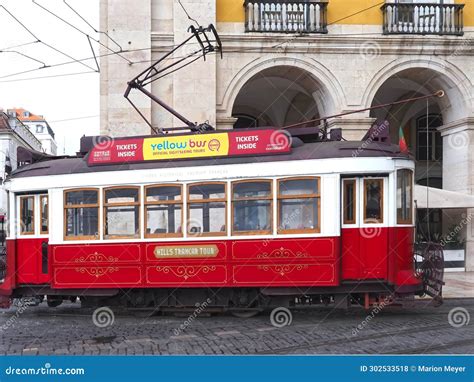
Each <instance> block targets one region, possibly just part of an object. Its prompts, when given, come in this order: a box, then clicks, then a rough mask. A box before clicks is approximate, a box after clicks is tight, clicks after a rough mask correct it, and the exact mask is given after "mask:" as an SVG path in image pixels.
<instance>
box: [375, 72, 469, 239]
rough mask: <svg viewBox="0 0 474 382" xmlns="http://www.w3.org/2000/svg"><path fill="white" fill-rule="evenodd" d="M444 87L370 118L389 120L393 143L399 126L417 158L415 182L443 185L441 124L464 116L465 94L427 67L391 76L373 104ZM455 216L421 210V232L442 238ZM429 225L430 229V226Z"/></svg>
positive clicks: (418, 95) (423, 93) (378, 92)
mask: <svg viewBox="0 0 474 382" xmlns="http://www.w3.org/2000/svg"><path fill="white" fill-rule="evenodd" d="M439 90H442V91H444V93H445V96H444V97H441V98H439V97H433V98H429V99H424V100H418V101H415V102H410V103H406V104H400V105H393V106H390V107H386V108H381V109H376V110H372V111H371V113H370V116H371V117H374V118H377V119H379V120H388V121H389V123H390V136H391V139H392V142H394V143H396V142H398V139H399V131H400V129H401V130H402V131H403V135H404V137H405V140H406V142H407V145H408V148H409V151H410V152H411V153H412V154H413V156H414V158H415V160H416V167H415V183H417V184H420V185H423V186H429V187H435V188H442V187H443V139H442V137H441V133H440V132H439V129H438V128H439V127H440V126H443V125H445V124H448V123H450V122H453V121H456V120H458V119H460V118H462V117H463V116H464V113H465V105H464V100H463V97H462V93H461V91H460V90H459V88H458V87H457V86H456V84H455V83H454V82H453V81H451V80H450V79H449V78H448V77H447V76H446V75H445V74H443V73H441V72H437V71H435V70H433V69H428V68H419V67H418V68H410V69H406V70H402V71H400V72H398V73H396V74H394V75H392V76H391V77H390V78H388V79H387V80H386V81H385V82H384V83H383V84H382V86H380V88H379V89H378V90H377V92H376V94H375V96H374V98H373V100H372V106H376V105H381V104H387V103H391V102H395V101H399V100H403V99H408V98H414V97H420V96H426V95H430V94H433V93H436V92H437V91H439ZM453 221H455V219H454V220H453V217H452V216H450V215H448V214H446V213H445V212H443V211H441V210H437V209H435V208H431V209H430V210H418V218H417V222H418V225H419V227H421V228H420V229H419V232H418V234H419V235H428V236H429V237H424V239H426V240H428V239H433V238H435V237H438V236H439V237H441V236H442V235H443V231H445V230H446V227H448V226H449V225H450V224H451V223H452V222H453ZM428 227H429V229H428Z"/></svg>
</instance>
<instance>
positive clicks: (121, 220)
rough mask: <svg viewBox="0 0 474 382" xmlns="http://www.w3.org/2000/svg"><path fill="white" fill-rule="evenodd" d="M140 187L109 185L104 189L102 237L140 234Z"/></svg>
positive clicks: (136, 235) (110, 237)
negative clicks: (109, 186)
mask: <svg viewBox="0 0 474 382" xmlns="http://www.w3.org/2000/svg"><path fill="white" fill-rule="evenodd" d="M139 194H140V188H139V187H111V188H106V189H105V190H104V221H105V227H104V231H105V232H104V238H105V239H114V238H123V237H139V236H140V197H139Z"/></svg>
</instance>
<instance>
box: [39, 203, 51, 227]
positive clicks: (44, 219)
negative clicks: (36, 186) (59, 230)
mask: <svg viewBox="0 0 474 382" xmlns="http://www.w3.org/2000/svg"><path fill="white" fill-rule="evenodd" d="M40 216H41V218H40V220H41V229H40V233H41V234H47V233H48V229H49V227H48V226H49V216H48V195H41V196H40Z"/></svg>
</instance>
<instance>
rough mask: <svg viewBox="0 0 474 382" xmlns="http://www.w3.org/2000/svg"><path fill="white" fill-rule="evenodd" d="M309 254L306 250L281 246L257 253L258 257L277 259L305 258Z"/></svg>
mask: <svg viewBox="0 0 474 382" xmlns="http://www.w3.org/2000/svg"><path fill="white" fill-rule="evenodd" d="M308 256H309V255H308V254H307V253H306V252H300V251H298V252H296V253H295V252H293V251H292V250H291V249H288V248H284V247H280V248H277V249H274V250H273V251H271V252H263V253H259V254H258V255H257V259H270V258H277V259H282V258H284V259H286V258H289V257H296V258H304V257H308Z"/></svg>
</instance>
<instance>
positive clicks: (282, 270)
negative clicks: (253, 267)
mask: <svg viewBox="0 0 474 382" xmlns="http://www.w3.org/2000/svg"><path fill="white" fill-rule="evenodd" d="M258 269H260V270H262V271H265V272H269V271H271V272H273V273H276V274H278V275H280V276H285V275H287V274H289V273H292V272H299V271H302V270H303V269H308V265H306V264H296V265H290V264H285V265H259V266H258Z"/></svg>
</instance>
